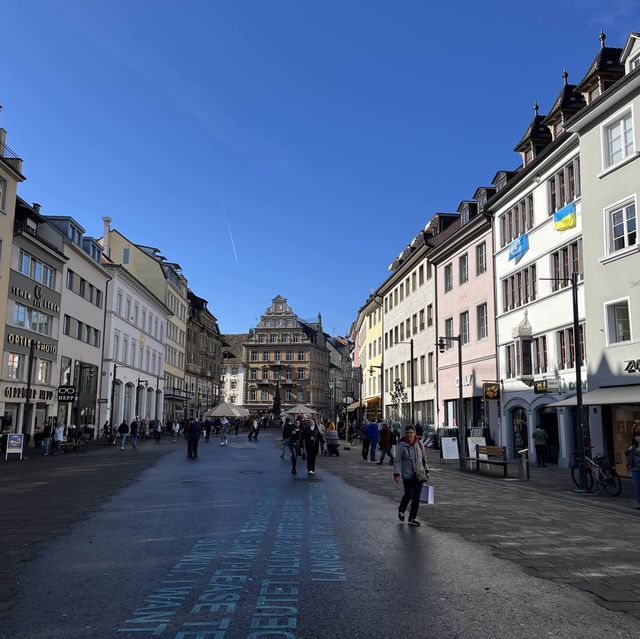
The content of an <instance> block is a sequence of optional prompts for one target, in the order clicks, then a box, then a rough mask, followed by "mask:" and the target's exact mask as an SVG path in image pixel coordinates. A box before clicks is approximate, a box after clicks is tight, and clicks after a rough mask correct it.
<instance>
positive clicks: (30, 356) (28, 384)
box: [22, 339, 36, 439]
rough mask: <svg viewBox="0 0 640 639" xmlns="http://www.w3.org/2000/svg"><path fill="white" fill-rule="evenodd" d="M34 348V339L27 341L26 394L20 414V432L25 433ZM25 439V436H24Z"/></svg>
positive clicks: (29, 401)
mask: <svg viewBox="0 0 640 639" xmlns="http://www.w3.org/2000/svg"><path fill="white" fill-rule="evenodd" d="M35 350H36V340H35V339H32V340H31V341H30V343H29V364H28V366H27V396H26V398H25V400H24V415H23V416H22V432H23V433H25V434H26V433H27V432H28V430H29V426H30V421H29V416H30V413H31V410H30V409H31V377H32V375H33V357H34V353H35ZM24 439H26V437H25V438H24Z"/></svg>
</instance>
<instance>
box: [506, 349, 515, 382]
mask: <svg viewBox="0 0 640 639" xmlns="http://www.w3.org/2000/svg"><path fill="white" fill-rule="evenodd" d="M505 364H506V366H505V372H506V376H507V379H513V378H514V377H515V376H516V346H515V344H507V346H506V347H505Z"/></svg>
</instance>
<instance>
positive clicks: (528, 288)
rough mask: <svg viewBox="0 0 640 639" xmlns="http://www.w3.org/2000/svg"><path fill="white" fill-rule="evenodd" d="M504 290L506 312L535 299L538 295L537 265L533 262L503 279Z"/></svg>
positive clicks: (504, 308)
mask: <svg viewBox="0 0 640 639" xmlns="http://www.w3.org/2000/svg"><path fill="white" fill-rule="evenodd" d="M502 292H503V300H502V303H503V310H504V312H505V313H506V312H507V311H510V310H512V309H514V308H519V307H520V306H523V305H524V304H528V303H529V302H531V301H533V300H535V299H536V295H537V281H536V265H535V264H532V265H531V266H529V267H527V268H525V269H523V270H521V271H518V272H517V273H514V274H513V275H511V276H510V277H507V278H506V279H504V280H502Z"/></svg>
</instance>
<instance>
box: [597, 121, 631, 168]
mask: <svg viewBox="0 0 640 639" xmlns="http://www.w3.org/2000/svg"><path fill="white" fill-rule="evenodd" d="M603 146H604V168H605V169H606V168H609V167H610V166H614V165H615V164H618V163H619V162H622V160H624V159H625V158H628V157H629V156H630V155H632V154H633V152H634V144H633V120H632V118H631V111H625V113H623V114H622V115H621V116H618V117H617V118H616V119H615V120H614V121H613V122H611V123H610V124H608V125H606V126H605V127H604V129H603Z"/></svg>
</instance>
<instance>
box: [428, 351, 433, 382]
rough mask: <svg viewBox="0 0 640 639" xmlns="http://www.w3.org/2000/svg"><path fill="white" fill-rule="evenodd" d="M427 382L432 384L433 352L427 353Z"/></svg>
mask: <svg viewBox="0 0 640 639" xmlns="http://www.w3.org/2000/svg"><path fill="white" fill-rule="evenodd" d="M427 358H428V359H427V380H428V381H429V383H432V382H433V371H434V366H433V351H432V352H431V353H427Z"/></svg>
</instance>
